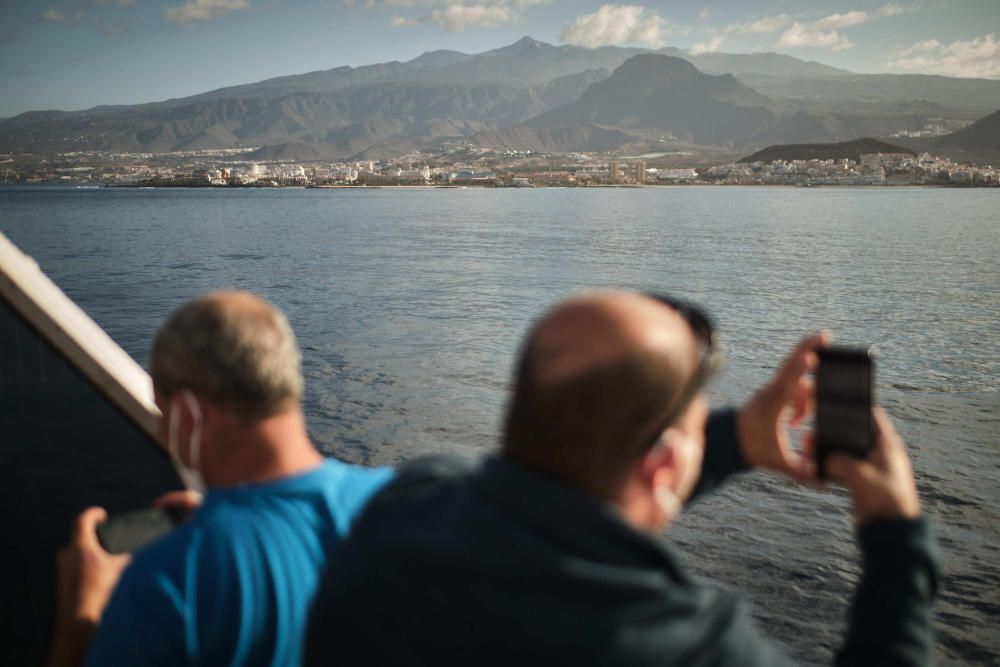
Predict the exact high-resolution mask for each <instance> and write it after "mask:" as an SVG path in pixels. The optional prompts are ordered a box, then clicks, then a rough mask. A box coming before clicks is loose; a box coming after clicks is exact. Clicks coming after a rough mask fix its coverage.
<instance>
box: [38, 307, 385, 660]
mask: <svg viewBox="0 0 1000 667" xmlns="http://www.w3.org/2000/svg"><path fill="white" fill-rule="evenodd" d="M150 361H151V375H152V378H153V386H154V393H155V399H156V403H157V405H158V406H159V408H160V410H161V412H162V413H163V419H162V421H161V424H162V425H161V439H162V441H163V443H164V445H165V446H166V447H167V449H168V451H169V452H170V455H171V457H172V458H174V460H175V462H176V463H177V464H178V466H179V467H180V468H181V469H182V470H183V471H185V472H186V476H187V477H188V479H189V480H190V479H194V480H199V479H200V481H201V482H203V484H204V487H205V488H206V489H207V493H206V495H205V497H204V501H203V502H201V503H200V506H197V505H198V504H199V503H197V502H195V503H192V505H193V506H196V509H195V508H194V507H192V509H194V512H193V514H192V515H191V517H190V519H189V520H188V521H186V522H185V523H184V524H183V525H182V526H181V527H179V528H177V529H176V530H174V531H173V532H171V533H169V534H168V535H167V536H165V537H163V538H161V539H159V540H157V541H156V542H154V543H152V544H151V545H149V546H148V547H145V548H142V549H140V550H139V551H138V552H136V553H135V554H134V555H133V556H131V557H130V556H128V555H121V556H117V555H112V554H109V553H107V552H106V551H105V550H104V549H103V548H101V546H100V544H99V543H98V540H97V538H96V534H95V530H96V526H97V525H98V524H99V523H101V522H102V521H103V520H104V519H105V518H106V513H105V511H104V510H103V509H101V508H96V507H93V508H90V509H88V510H86V511H85V512H83V513H82V514H81V515H80V517H79V518H78V520H77V525H76V529H75V534H74V537H73V540H72V542H71V544H70V546H69V547H68V548H67V549H66V550H65V551H64V552H63V553H62V554H61V555H60V613H59V616H60V618H59V619H58V621H57V624H58V627H57V635H56V636H57V639H56V642H55V644H54V647H53V652H52V662H53V664H71V663H74V662H78V661H79V660H82V658H83V656H84V655H85V654H86V656H87V664H91V665H154V664H156V665H180V664H205V665H215V664H225V665H279V664H280V665H294V664H298V663H299V662H300V655H301V649H302V641H303V634H304V631H305V622H306V615H307V610H308V608H309V604H310V602H311V600H312V597H313V595H314V592H315V589H316V586H317V582H318V577H319V573H320V571H321V570H322V568H323V566H324V565H325V562H326V559H327V556H328V555H329V554H330V553H331V552H332V551H333V550H334V548H335V547H336V546H337V544H338V543H339V542H340V541H341V539H342V538H343V537H344V535H345V534H346V532H347V529H348V527H349V525H350V523H351V521H352V520H353V518H354V517H355V515H356V514H357V513H358V512H359V511H360V509H361V508H362V507H363V505H364V503H365V502H366V501H367V499H368V498H369V497H370V496H371V495H372V494H373V493H374V492H375V491H377V490H378V489H379V488H380V487H381V486H382V485H383V484H385V483H386V482H387V481H388V480H389V478H390V476H391V474H392V473H391V471H390V470H388V469H364V468H359V467H354V466H350V465H347V464H344V463H340V462H338V461H334V460H324V458H323V456H322V455H321V454H320V453H319V452H318V451H317V450H316V449H315V448H314V447H313V445H312V443H311V442H310V441H309V438H308V435H307V433H306V427H305V420H304V417H303V414H302V409H301V407H300V400H301V396H302V385H303V382H302V373H301V358H300V355H299V350H298V347H297V345H296V343H295V338H294V335H293V334H292V330H291V328H290V327H289V325H288V322H287V320H286V319H285V317H284V316H283V315H282V314H281V312H279V311H278V310H277V309H276V308H274V307H273V306H271V305H270V304H269V303H267V302H266V301H264V300H262V299H260V298H259V297H256V296H254V295H252V294H249V293H246V292H216V293H213V294H210V295H208V296H205V297H202V298H199V299H195V300H194V301H191V302H190V303H188V304H186V305H184V306H182V307H181V308H179V309H178V310H177V311H175V312H174V313H173V314H172V315H171V316H170V318H169V319H168V320H167V321H166V323H165V324H164V325H163V326H162V327H161V329H160V330H159V332H158V333H157V335H156V338H155V340H154V342H153V348H152V354H151V360H150ZM119 575H120V580H119ZM112 591H113V592H112ZM109 596H110V600H109ZM105 605H106V608H105ZM95 626H96V627H97V630H96V636H94V638H93V642H90V641H89V638H90V633H91V632H92V631H93V630H94V628H95ZM88 648H89V650H88Z"/></svg>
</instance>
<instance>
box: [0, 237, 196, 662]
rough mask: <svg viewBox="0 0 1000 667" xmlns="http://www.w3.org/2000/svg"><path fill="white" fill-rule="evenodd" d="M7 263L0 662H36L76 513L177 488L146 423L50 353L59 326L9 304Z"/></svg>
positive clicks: (1, 282)
mask: <svg viewBox="0 0 1000 667" xmlns="http://www.w3.org/2000/svg"><path fill="white" fill-rule="evenodd" d="M0 242H6V239H4V238H3V237H2V236H0ZM8 247H9V245H8ZM0 250H2V248H0ZM7 259H8V256H7V255H5V256H4V257H3V260H4V262H3V263H0V288H2V289H0V295H2V299H0V511H2V513H3V516H4V519H5V526H4V538H3V545H4V546H3V548H2V549H0V664H3V665H30V664H42V663H43V662H44V660H45V655H46V653H47V649H48V644H49V640H50V635H51V632H52V621H53V616H54V611H55V602H56V559H55V554H56V552H57V551H58V550H59V549H60V548H61V547H62V546H63V545H65V544H66V542H67V541H68V539H69V536H70V531H71V528H72V522H73V520H74V518H75V517H76V515H77V514H78V513H79V512H80V511H81V510H83V509H84V508H85V507H88V506H91V505H100V506H103V507H105V508H106V509H107V510H108V512H109V513H111V514H114V513H116V512H122V511H124V510H128V509H134V508H137V507H142V506H148V505H149V504H150V502H151V501H152V500H153V498H155V497H156V496H158V495H160V494H162V493H165V492H166V491H169V490H172V489H177V488H180V486H181V484H180V480H179V479H178V478H177V475H176V473H175V472H174V468H173V466H172V465H171V464H170V461H169V459H168V457H167V456H166V454H165V453H164V452H163V450H162V449H161V448H160V447H159V446H157V445H156V443H155V442H153V439H152V438H151V436H150V435H149V430H148V423H147V424H145V425H143V424H140V423H138V422H137V420H136V413H135V412H134V410H132V411H131V412H132V414H131V415H129V414H126V409H127V407H125V406H121V405H120V403H121V401H120V399H111V398H110V395H111V394H110V393H108V392H106V391H103V390H101V389H98V387H97V385H96V384H95V383H94V382H92V380H91V379H90V377H93V372H92V370H88V374H89V375H85V374H84V372H82V371H81V367H87V366H88V363H81V357H80V356H78V355H73V356H74V357H75V360H74V361H73V362H71V361H70V360H69V358H68V357H67V356H65V355H64V353H62V352H60V351H58V349H57V347H56V346H55V345H54V344H53V342H52V341H53V340H54V339H59V337H62V338H63V339H65V338H66V336H65V332H63V331H61V330H59V328H58V327H51V328H49V327H43V328H44V330H42V329H41V328H35V326H34V325H32V324H29V322H28V320H27V319H26V317H25V315H23V314H22V312H21V311H20V310H19V308H18V306H15V302H18V301H21V299H16V298H11V295H12V294H17V295H20V296H21V297H23V296H24V295H23V294H21V293H20V292H18V291H17V287H16V281H15V280H11V279H10V275H9V274H8V271H9V270H10V269H11V266H10V265H9V264H8V263H7ZM39 276H40V274H39ZM46 282H47V279H46ZM12 285H13V286H14V287H12ZM48 285H49V286H50V287H51V283H49V284H48ZM52 289H53V291H55V292H57V293H58V290H55V288H54V287H52ZM25 298H27V297H25ZM66 301H67V302H68V299H67V300H66ZM45 305H46V306H48V305H50V304H45ZM122 354H124V353H122ZM82 361H83V362H88V361H92V360H91V359H86V358H84V359H82ZM105 382H106V380H105ZM105 386H106V385H105ZM117 389H121V387H117ZM123 408H124V409H123Z"/></svg>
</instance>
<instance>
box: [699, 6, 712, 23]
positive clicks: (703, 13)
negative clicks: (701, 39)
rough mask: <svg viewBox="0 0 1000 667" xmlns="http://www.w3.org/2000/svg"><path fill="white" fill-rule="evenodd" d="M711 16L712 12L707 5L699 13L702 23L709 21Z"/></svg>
mask: <svg viewBox="0 0 1000 667" xmlns="http://www.w3.org/2000/svg"><path fill="white" fill-rule="evenodd" d="M711 15H712V10H711V9H709V7H708V5H705V7H704V8H703V9H702V10H701V11H700V12H698V18H700V19H701V20H702V21H707V20H708V18H709V17H710V16H711Z"/></svg>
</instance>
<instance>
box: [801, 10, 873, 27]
mask: <svg viewBox="0 0 1000 667" xmlns="http://www.w3.org/2000/svg"><path fill="white" fill-rule="evenodd" d="M868 21H869V16H868V12H862V11H853V12H845V13H843V14H830V15H829V16H824V17H823V18H821V19H820V20H818V21H816V22H814V23H812V24H811V26H810V27H811V28H812V29H813V30H819V31H822V30H830V29H836V28H849V27H851V26H852V25H859V24H861V23H867V22H868Z"/></svg>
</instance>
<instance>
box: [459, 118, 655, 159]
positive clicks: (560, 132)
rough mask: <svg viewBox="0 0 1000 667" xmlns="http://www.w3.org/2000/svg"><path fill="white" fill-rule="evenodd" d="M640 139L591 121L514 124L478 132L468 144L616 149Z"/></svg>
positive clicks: (537, 148)
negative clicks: (561, 124)
mask: <svg viewBox="0 0 1000 667" xmlns="http://www.w3.org/2000/svg"><path fill="white" fill-rule="evenodd" d="M639 141H641V139H640V138H639V137H636V136H634V135H631V134H627V133H625V132H622V131H621V130H615V129H610V128H604V127H598V126H596V125H590V124H588V125H573V126H571V127H553V128H545V129H541V128H534V127H528V126H527V125H517V126H515V127H511V128H507V129H503V130H495V131H490V132H480V133H478V134H475V135H473V136H472V137H470V138H469V143H470V144H472V145H473V146H478V147H480V148H490V149H493V150H496V151H503V150H529V151H534V152H536V153H537V152H546V153H571V152H576V151H594V152H605V151H615V150H618V149H619V148H621V147H622V146H625V145H628V144H633V143H637V142H639Z"/></svg>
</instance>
